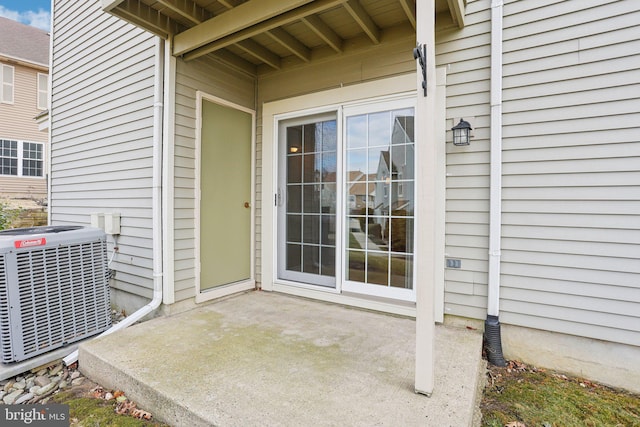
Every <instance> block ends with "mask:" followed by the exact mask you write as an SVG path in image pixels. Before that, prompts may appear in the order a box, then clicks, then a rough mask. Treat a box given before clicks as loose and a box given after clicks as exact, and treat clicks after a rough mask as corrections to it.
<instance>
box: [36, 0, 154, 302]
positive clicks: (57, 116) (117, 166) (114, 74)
mask: <svg viewBox="0 0 640 427" xmlns="http://www.w3.org/2000/svg"><path fill="white" fill-rule="evenodd" d="M53 37H54V41H53V42H54V45H55V49H54V53H53V58H52V64H53V66H52V87H51V90H52V105H51V141H52V155H51V158H52V165H51V176H52V179H51V200H50V204H49V206H50V211H51V222H52V224H80V225H89V223H90V216H91V214H92V213H105V212H117V213H120V215H121V230H122V233H121V235H120V236H119V238H118V241H117V243H118V247H119V252H118V253H117V254H116V256H115V257H114V261H113V264H112V268H113V269H114V270H115V271H116V276H115V280H114V281H112V285H113V286H114V288H116V289H119V290H123V291H126V292H129V293H132V294H135V295H139V296H142V297H144V298H150V297H151V295H152V287H153V274H152V250H151V247H152V223H151V216H152V212H151V198H152V185H151V180H152V138H153V89H154V57H155V54H156V52H157V47H156V39H155V37H153V36H151V35H149V34H148V33H145V32H143V31H142V30H140V29H138V28H136V27H134V26H132V25H130V24H126V23H124V22H123V21H121V20H119V19H117V18H115V17H113V16H111V15H108V14H106V13H104V12H103V11H102V10H101V2H100V1H99V0H92V1H88V2H76V1H72V0H56V1H55V2H54V19H53ZM109 242H110V243H113V240H112V238H109Z"/></svg>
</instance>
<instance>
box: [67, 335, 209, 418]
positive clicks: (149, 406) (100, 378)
mask: <svg viewBox="0 0 640 427" xmlns="http://www.w3.org/2000/svg"><path fill="white" fill-rule="evenodd" d="M78 369H79V370H80V372H82V374H83V375H84V376H86V377H87V378H89V379H90V380H91V381H94V382H95V383H97V384H100V385H101V386H103V387H106V388H109V389H112V390H116V389H117V390H121V391H123V392H124V393H125V395H126V396H127V397H128V398H129V399H130V400H132V401H134V402H135V403H136V404H137V405H138V406H139V407H140V408H142V409H144V410H146V411H149V412H151V414H152V415H153V417H154V419H156V420H157V421H160V422H164V423H167V424H169V425H176V426H178V425H185V426H186V425H188V426H193V427H212V426H213V425H214V424H212V423H211V420H206V419H204V418H202V417H199V416H197V415H196V414H195V413H194V412H192V411H191V410H190V409H189V408H187V407H185V406H184V405H181V404H179V403H177V402H176V401H175V397H173V396H167V395H165V394H163V393H160V392H158V391H157V390H156V389H155V388H154V387H152V386H151V385H149V384H146V383H144V382H140V381H138V380H136V379H135V378H133V377H132V376H130V375H129V374H127V373H126V372H124V371H122V370H120V369H117V368H116V367H114V366H112V365H111V364H109V363H107V362H106V361H105V360H104V359H103V358H101V357H100V356H99V355H97V354H94V353H93V352H91V351H89V350H87V349H86V348H84V346H80V349H79V364H78Z"/></svg>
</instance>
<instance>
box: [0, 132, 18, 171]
mask: <svg viewBox="0 0 640 427" xmlns="http://www.w3.org/2000/svg"><path fill="white" fill-rule="evenodd" d="M0 174H2V175H18V141H9V140H6V139H0Z"/></svg>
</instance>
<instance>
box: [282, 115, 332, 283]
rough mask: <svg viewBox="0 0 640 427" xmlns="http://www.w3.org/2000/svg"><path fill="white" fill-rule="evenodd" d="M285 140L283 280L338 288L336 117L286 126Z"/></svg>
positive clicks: (283, 133) (284, 131) (298, 120)
mask: <svg viewBox="0 0 640 427" xmlns="http://www.w3.org/2000/svg"><path fill="white" fill-rule="evenodd" d="M279 135H280V141H279V144H280V145H279V147H280V153H279V160H280V161H279V164H280V165H281V166H280V170H279V186H278V188H279V189H278V193H279V194H278V196H277V203H278V223H279V224H278V225H279V233H278V234H279V236H278V238H279V243H278V277H279V278H282V279H288V280H294V281H299V282H303V283H308V284H314V285H321V286H330V287H335V283H336V282H335V270H336V267H335V266H336V256H335V254H336V189H337V187H336V179H337V163H338V160H337V158H338V156H337V132H336V119H335V114H332V115H331V116H330V117H326V115H325V117H312V118H306V119H297V120H294V121H287V122H282V123H281V124H280V129H279Z"/></svg>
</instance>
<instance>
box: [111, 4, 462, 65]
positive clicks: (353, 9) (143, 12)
mask: <svg viewBox="0 0 640 427" xmlns="http://www.w3.org/2000/svg"><path fill="white" fill-rule="evenodd" d="M465 6H466V0H435V10H434V13H435V16H436V21H437V22H438V26H439V27H440V28H442V27H458V28H462V27H464V24H465ZM102 7H103V9H104V10H105V11H107V12H109V13H111V14H113V15H115V16H118V17H119V18H121V19H123V20H126V21H129V22H130V23H132V24H134V25H137V26H138V27H141V28H143V29H145V30H146V31H149V32H151V33H153V34H155V35H158V36H160V37H161V38H164V39H170V40H172V48H173V51H172V53H173V55H175V56H180V57H182V58H183V59H184V60H186V61H190V60H193V59H196V58H200V57H209V58H215V59H217V60H219V61H222V62H225V63H227V64H228V65H231V66H233V67H234V68H236V69H240V70H242V71H245V72H247V73H249V74H251V75H258V74H260V73H261V72H262V71H265V72H271V71H273V70H279V69H281V68H282V67H283V66H286V65H288V64H292V63H305V62H311V61H312V60H313V59H314V58H316V57H326V56H327V55H339V54H341V53H343V51H344V50H345V49H346V48H350V47H351V46H360V47H361V48H366V46H367V45H377V44H380V43H383V42H386V41H388V40H392V39H394V38H397V37H404V36H406V35H407V34H406V33H407V32H413V33H415V29H416V25H417V22H416V0H102Z"/></svg>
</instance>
